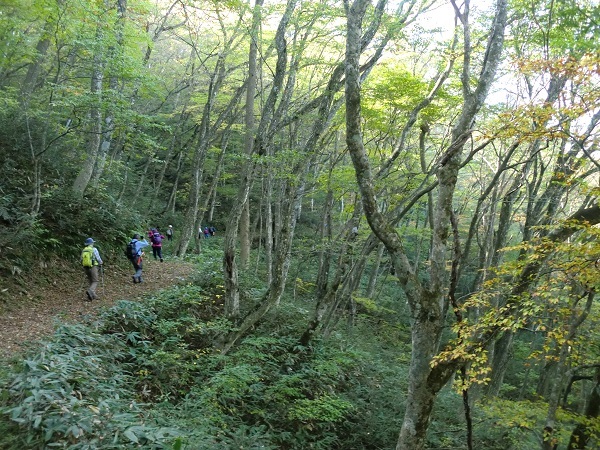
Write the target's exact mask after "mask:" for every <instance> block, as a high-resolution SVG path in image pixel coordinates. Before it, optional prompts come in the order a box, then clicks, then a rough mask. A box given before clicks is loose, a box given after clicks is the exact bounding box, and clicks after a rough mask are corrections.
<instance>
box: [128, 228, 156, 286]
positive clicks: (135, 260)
mask: <svg viewBox="0 0 600 450" xmlns="http://www.w3.org/2000/svg"><path fill="white" fill-rule="evenodd" d="M148 245H150V243H149V242H148V241H147V240H145V239H144V240H143V241H140V235H139V234H137V233H136V234H134V235H133V239H131V241H130V242H129V244H127V249H126V250H125V253H126V255H127V258H129V260H130V261H131V264H133V268H134V269H135V274H134V275H133V277H132V278H133V284H135V283H141V282H142V259H143V258H142V257H143V256H144V252H143V251H142V249H143V248H144V247H147V246H148Z"/></svg>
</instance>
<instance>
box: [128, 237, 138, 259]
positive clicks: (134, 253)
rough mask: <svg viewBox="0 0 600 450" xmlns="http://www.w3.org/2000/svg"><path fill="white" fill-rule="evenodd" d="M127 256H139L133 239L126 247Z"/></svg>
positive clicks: (131, 257) (133, 257) (129, 257)
mask: <svg viewBox="0 0 600 450" xmlns="http://www.w3.org/2000/svg"><path fill="white" fill-rule="evenodd" d="M125 256H127V259H135V257H136V256H137V251H136V250H135V242H134V241H131V242H130V243H129V244H127V247H125Z"/></svg>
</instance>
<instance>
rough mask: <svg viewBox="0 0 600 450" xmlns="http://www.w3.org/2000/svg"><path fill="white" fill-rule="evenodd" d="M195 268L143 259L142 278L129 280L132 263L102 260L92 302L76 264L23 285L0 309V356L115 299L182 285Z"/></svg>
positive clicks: (27, 345)
mask: <svg viewBox="0 0 600 450" xmlns="http://www.w3.org/2000/svg"><path fill="white" fill-rule="evenodd" d="M193 271H194V265H193V264H191V263H187V262H184V261H181V260H179V259H171V258H166V259H165V260H164V262H162V263H161V262H160V261H155V260H154V259H153V258H152V257H146V258H145V259H144V276H143V279H144V282H143V283H141V284H133V283H132V281H131V276H132V275H133V268H132V267H131V265H129V266H127V267H126V268H125V267H121V266H117V265H110V264H105V266H104V283H102V281H101V282H100V283H98V288H97V290H96V294H97V295H98V299H96V300H94V301H91V302H90V301H87V298H86V295H85V290H86V288H87V286H88V284H87V281H86V277H85V273H84V272H83V270H75V269H74V268H66V269H64V270H62V271H61V275H60V276H57V277H56V278H55V279H54V280H53V281H51V282H50V283H44V284H41V285H39V284H37V283H36V285H32V286H27V287H21V288H19V292H18V293H17V296H16V297H15V298H13V301H12V302H11V307H10V308H9V309H5V310H4V311H2V312H0V357H10V356H14V355H16V354H17V353H19V352H21V351H23V350H26V349H28V348H30V347H33V348H35V347H36V346H39V345H40V343H42V344H43V342H44V338H46V337H49V336H51V335H52V334H53V333H54V329H55V328H56V326H57V324H61V323H73V322H81V321H84V320H87V319H88V318H90V317H93V316H94V315H96V314H97V313H98V311H99V310H100V309H101V308H103V307H108V306H112V305H113V304H114V303H115V302H116V301H118V300H140V299H141V298H142V296H144V295H147V294H150V293H152V292H156V291H160V290H162V289H167V288H169V287H171V286H174V285H177V284H182V283H184V282H185V281H186V279H187V278H188V277H189V276H190V275H191V274H192V272H193ZM59 278H60V279H59ZM19 303H21V304H19Z"/></svg>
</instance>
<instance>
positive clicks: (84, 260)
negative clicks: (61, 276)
mask: <svg viewBox="0 0 600 450" xmlns="http://www.w3.org/2000/svg"><path fill="white" fill-rule="evenodd" d="M81 264H82V265H83V267H93V266H94V249H93V248H92V247H85V248H84V249H83V250H82V252H81Z"/></svg>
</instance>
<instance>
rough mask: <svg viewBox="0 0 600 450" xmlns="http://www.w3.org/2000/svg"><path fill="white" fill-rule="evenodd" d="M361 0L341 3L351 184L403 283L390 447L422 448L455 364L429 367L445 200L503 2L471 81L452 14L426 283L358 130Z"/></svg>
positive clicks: (444, 277)
mask: <svg viewBox="0 0 600 450" xmlns="http://www.w3.org/2000/svg"><path fill="white" fill-rule="evenodd" d="M369 4H370V2H369V1H366V0H356V1H355V2H354V3H352V5H351V6H350V7H349V8H347V34H346V36H347V37H346V142H347V145H348V150H349V152H350V155H351V156H352V162H353V165H354V167H355V172H356V178H357V182H358V186H359V189H360V192H361V195H362V199H363V204H364V210H365V215H366V217H367V220H368V222H369V225H370V226H371V228H372V229H373V232H374V233H375V234H376V235H377V236H378V237H379V238H380V239H381V240H382V241H383V243H384V245H385V246H386V248H387V249H388V252H389V254H390V257H391V258H392V262H393V264H394V268H395V271H396V275H397V276H398V280H399V282H400V284H401V286H402V288H403V289H404V292H405V294H406V296H407V299H408V302H409V306H410V309H411V316H412V320H413V325H412V332H411V335H412V352H411V363H410V368H409V382H408V383H409V388H408V393H407V400H406V410H405V415H404V421H403V424H402V428H401V430H400V436H399V438H398V443H397V446H396V448H397V449H398V450H421V449H423V448H425V444H426V436H427V428H428V426H429V418H430V415H431V411H432V408H433V404H434V401H435V398H436V395H437V393H438V392H439V390H440V389H441V388H442V387H443V386H444V384H445V383H446V382H447V381H448V380H449V379H450V377H451V375H452V373H453V370H454V368H455V367H452V366H451V365H446V366H435V367H432V366H431V363H432V359H433V357H434V354H435V350H436V347H437V343H438V341H439V337H440V334H441V331H442V329H443V325H444V322H443V317H442V314H441V308H440V305H441V304H442V303H443V302H442V296H443V294H444V292H445V291H446V290H447V289H448V287H449V278H448V274H447V273H446V261H447V256H448V236H449V228H450V223H451V218H452V214H453V213H452V201H453V197H454V191H455V187H456V181H457V176H458V171H459V170H460V167H461V164H460V163H461V156H462V150H463V147H464V145H465V143H466V141H467V139H468V138H469V137H470V135H471V132H472V124H473V121H474V119H475V116H476V115H477V113H478V112H479V110H480V108H481V107H482V105H483V102H484V101H485V98H486V96H487V93H488V91H489V88H490V85H491V82H492V81H493V79H494V76H495V73H496V69H497V67H498V64H499V60H500V54H501V51H502V47H503V41H504V27H505V23H506V10H507V2H506V0H498V1H497V4H496V8H497V10H496V16H495V20H494V23H493V27H492V29H491V33H490V38H489V40H488V46H487V49H486V59H485V61H484V64H483V67H482V71H481V75H480V77H479V79H478V80H477V83H476V84H475V86H476V87H475V90H474V91H473V90H472V89H471V86H472V85H473V84H472V82H473V80H472V76H471V74H470V57H471V46H470V34H469V25H468V12H469V1H468V0H467V1H465V2H464V4H463V5H464V7H463V10H462V11H459V10H458V7H456V5H455V3H453V5H455V9H456V12H457V15H458V17H459V19H460V21H461V23H462V25H463V35H464V48H463V52H464V64H463V75H462V80H463V105H462V110H461V113H460V115H459V117H458V119H457V122H456V125H455V126H454V128H453V130H452V141H451V143H450V145H449V147H448V148H447V149H446V151H445V152H444V154H443V155H442V157H441V158H440V160H439V161H438V164H437V167H438V171H437V179H438V195H437V199H436V203H435V207H434V209H433V236H432V248H431V252H430V259H429V264H430V265H429V279H428V281H427V286H424V285H422V284H421V281H420V279H419V277H417V276H415V272H414V269H413V268H412V266H411V264H410V262H409V260H408V258H407V256H406V254H405V253H404V251H403V247H402V243H401V241H400V237H399V235H398V234H397V232H396V231H395V229H394V227H393V226H392V225H391V224H390V221H389V220H388V219H387V218H386V217H385V216H383V214H382V213H381V212H380V211H379V209H378V202H377V200H376V196H375V191H374V188H373V185H374V183H373V181H374V180H373V176H372V172H371V167H370V163H369V159H368V157H367V153H366V151H365V148H364V145H363V142H362V133H361V114H360V108H361V98H360V76H359V67H360V64H359V56H360V44H361V40H360V36H361V33H360V30H361V26H362V18H363V16H364V14H365V11H366V8H367V6H368V5H369Z"/></svg>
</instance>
